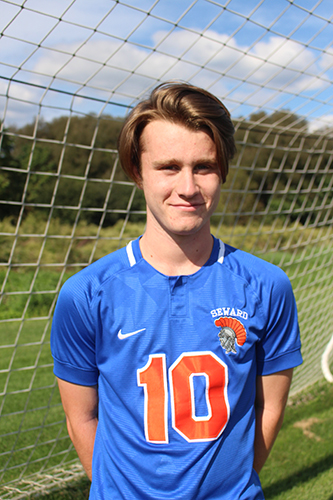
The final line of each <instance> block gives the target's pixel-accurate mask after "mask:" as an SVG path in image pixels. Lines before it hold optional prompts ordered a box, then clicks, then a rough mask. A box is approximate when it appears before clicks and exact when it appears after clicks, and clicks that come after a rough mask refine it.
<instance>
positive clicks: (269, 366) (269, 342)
mask: <svg viewBox="0 0 333 500" xmlns="http://www.w3.org/2000/svg"><path fill="white" fill-rule="evenodd" d="M271 283H272V284H271V287H270V290H268V289H267V291H266V293H265V296H264V297H263V310H264V314H265V316H266V328H265V332H263V335H262V338H261V341H260V342H259V343H258V346H257V373H258V375H269V374H272V373H276V372H278V371H282V370H286V369H288V368H294V367H295V366H298V365H300V364H301V363H302V355H301V341H300V332H299V325H298V316H297V307H296V301H295V297H294V293H293V290H292V287H291V283H290V281H289V278H288V277H287V275H286V274H285V273H284V272H283V271H282V270H281V269H278V268H276V270H275V272H274V276H273V280H272V281H271Z"/></svg>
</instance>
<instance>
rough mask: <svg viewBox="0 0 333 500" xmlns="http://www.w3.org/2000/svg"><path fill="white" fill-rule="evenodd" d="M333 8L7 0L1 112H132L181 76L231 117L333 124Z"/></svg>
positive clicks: (183, 0)
mask: <svg viewBox="0 0 333 500" xmlns="http://www.w3.org/2000/svg"><path fill="white" fill-rule="evenodd" d="M332 18H333V2H332V0H278V1H277V0H223V1H222V0H119V1H114V0H94V1H92V0H57V1H54V0H0V27H1V33H2V37H1V38H0V120H1V121H4V124H5V126H9V125H13V124H14V125H17V126H21V125H24V124H26V123H31V122H33V120H34V119H35V117H36V116H39V117H40V118H42V119H44V120H51V119H53V118H56V117H58V116H62V115H64V114H65V115H66V114H68V113H69V112H72V113H76V114H85V113H95V114H97V115H99V114H102V113H106V114H111V115H113V116H124V114H126V113H127V112H128V110H129V109H130V108H131V107H132V106H133V105H135V104H136V103H137V102H138V100H139V99H141V98H143V97H145V96H146V95H147V94H148V93H149V91H150V90H151V89H152V88H153V87H154V86H156V85H157V84H158V83H160V82H163V81H167V80H181V81H187V82H190V83H193V84H195V85H199V86H201V87H204V88H207V89H208V90H210V91H211V92H212V93H214V94H216V95H217V96H218V97H219V98H220V99H221V100H222V101H223V102H224V104H225V105H226V106H227V107H228V108H229V110H230V111H231V114H232V116H234V117H244V118H248V117H249V116H250V115H252V114H253V113H257V112H259V111H262V110H264V111H265V112H266V113H272V112H274V111H277V110H288V111H291V112H293V113H295V114H297V115H299V116H302V117H305V118H306V119H307V121H308V124H309V129H310V130H312V131H313V130H316V129H318V128H321V127H323V126H330V127H331V126H333V97H332V80H333V47H332V44H333V24H332Z"/></svg>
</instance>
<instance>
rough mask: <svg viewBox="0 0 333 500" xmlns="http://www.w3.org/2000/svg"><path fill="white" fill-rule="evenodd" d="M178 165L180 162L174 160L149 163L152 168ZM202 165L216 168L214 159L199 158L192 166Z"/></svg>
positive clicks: (216, 162) (216, 164)
mask: <svg viewBox="0 0 333 500" xmlns="http://www.w3.org/2000/svg"><path fill="white" fill-rule="evenodd" d="M180 163H181V162H180V161H179V160H177V159H176V158H168V159H166V160H155V161H153V162H152V163H151V165H152V167H163V166H166V167H167V166H168V165H179V164H180ZM202 164H206V165H214V166H218V161H217V159H216V158H215V159H213V158H200V159H198V160H197V161H196V162H195V163H194V164H193V166H197V165H202Z"/></svg>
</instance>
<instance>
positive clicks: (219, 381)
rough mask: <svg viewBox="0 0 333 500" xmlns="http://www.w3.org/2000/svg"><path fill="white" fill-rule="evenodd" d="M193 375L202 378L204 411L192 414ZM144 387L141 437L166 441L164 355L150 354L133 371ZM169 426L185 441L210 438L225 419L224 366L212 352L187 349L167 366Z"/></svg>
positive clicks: (225, 385) (218, 432) (217, 433)
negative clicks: (139, 366)
mask: <svg viewBox="0 0 333 500" xmlns="http://www.w3.org/2000/svg"><path fill="white" fill-rule="evenodd" d="M195 376H201V377H204V380H205V383H206V386H205V396H206V402H207V408H208V412H207V415H205V416H196V408H195V397H194V384H193V379H194V377H195ZM137 377H138V385H139V386H142V387H143V388H144V393H145V394H144V401H145V409H144V414H145V417H144V419H145V422H144V426H145V436H146V439H147V441H149V442H151V443H167V442H168V387H167V372H166V361H165V354H151V355H150V356H149V360H148V363H147V364H146V365H145V366H144V367H143V368H141V369H139V370H138V371H137ZM169 384H170V399H171V414H172V427H173V428H174V429H175V430H176V431H177V432H178V433H179V434H180V435H181V436H183V437H184V439H186V440H187V441H212V440H214V439H217V438H218V437H219V436H220V435H221V433H222V432H223V430H224V428H225V426H226V425H227V422H228V420H229V402H228V394H227V386H228V371H227V367H226V365H225V364H224V363H223V362H222V360H220V359H219V358H218V357H217V356H216V355H215V354H214V353H213V352H188V353H183V354H182V355H181V356H179V357H178V358H177V359H176V361H175V362H174V363H173V364H172V365H171V367H170V368H169Z"/></svg>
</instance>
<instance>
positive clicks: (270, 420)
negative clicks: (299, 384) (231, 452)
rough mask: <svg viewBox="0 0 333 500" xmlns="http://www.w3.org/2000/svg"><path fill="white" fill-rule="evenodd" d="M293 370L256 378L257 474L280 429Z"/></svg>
mask: <svg viewBox="0 0 333 500" xmlns="http://www.w3.org/2000/svg"><path fill="white" fill-rule="evenodd" d="M292 374H293V369H292V368H290V369H288V370H283V371H281V372H277V373H273V374H272V375H265V376H258V377H257V392H256V401H255V412H256V433H255V441H254V464H253V467H254V469H255V470H256V472H257V473H258V474H259V472H260V470H261V469H262V467H263V466H264V464H265V462H266V460H267V458H268V455H269V453H270V451H271V449H272V447H273V444H274V441H275V439H276V437H277V435H278V433H279V430H280V429H281V426H282V422H283V417H284V410H285V407H286V404H287V400H288V394H289V388H290V384H291V379H292Z"/></svg>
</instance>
